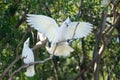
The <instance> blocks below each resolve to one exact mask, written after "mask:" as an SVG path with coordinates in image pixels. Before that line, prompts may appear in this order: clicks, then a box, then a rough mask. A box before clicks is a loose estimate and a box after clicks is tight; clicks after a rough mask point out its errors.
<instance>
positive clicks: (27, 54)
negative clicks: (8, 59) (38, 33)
mask: <svg viewBox="0 0 120 80" xmlns="http://www.w3.org/2000/svg"><path fill="white" fill-rule="evenodd" d="M29 39H30V38H28V39H27V40H26V41H25V42H24V46H23V50H22V59H23V62H24V63H25V64H30V63H33V62H34V54H33V51H32V50H31V49H30V48H29ZM25 75H26V76H27V77H32V76H34V75H35V69H34V65H31V66H29V67H28V68H27V70H26V72H25Z"/></svg>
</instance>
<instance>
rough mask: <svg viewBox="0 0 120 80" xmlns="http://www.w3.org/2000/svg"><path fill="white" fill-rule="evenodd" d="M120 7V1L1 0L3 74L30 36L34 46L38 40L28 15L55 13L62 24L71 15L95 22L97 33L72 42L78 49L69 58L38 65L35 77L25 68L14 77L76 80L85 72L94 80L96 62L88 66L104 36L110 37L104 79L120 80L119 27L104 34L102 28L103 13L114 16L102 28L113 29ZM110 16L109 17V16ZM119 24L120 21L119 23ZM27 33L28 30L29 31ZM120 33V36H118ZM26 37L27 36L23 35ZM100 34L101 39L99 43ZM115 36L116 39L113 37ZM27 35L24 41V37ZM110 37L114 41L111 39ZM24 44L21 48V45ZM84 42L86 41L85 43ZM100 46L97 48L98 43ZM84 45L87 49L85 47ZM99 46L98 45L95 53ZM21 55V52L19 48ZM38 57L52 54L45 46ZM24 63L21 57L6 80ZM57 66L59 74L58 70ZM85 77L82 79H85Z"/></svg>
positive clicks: (102, 63) (103, 64) (101, 65)
mask: <svg viewBox="0 0 120 80" xmlns="http://www.w3.org/2000/svg"><path fill="white" fill-rule="evenodd" d="M114 9H116V12H119V10H120V4H118V5H117V6H116V5H114V4H112V3H110V4H109V5H108V6H106V7H101V0H1V1H0V75H1V76H2V74H3V72H4V71H5V69H6V68H7V67H8V66H9V65H10V64H11V63H12V62H13V61H14V60H15V59H16V56H17V55H21V51H22V47H23V46H22V45H23V42H24V41H25V39H26V38H27V37H30V38H31V43H30V46H31V47H33V46H34V45H35V44H36V42H37V36H36V34H37V33H36V31H35V30H33V29H30V28H29V26H28V24H27V23H26V21H25V19H26V16H25V15H26V14H27V13H33V14H42V15H47V16H51V17H52V18H54V19H55V20H56V21H57V23H58V24H61V22H62V21H63V20H65V19H66V18H67V17H68V16H70V18H71V19H72V21H86V22H90V23H92V24H93V27H94V29H93V32H92V33H91V34H90V35H89V36H88V37H86V38H84V39H77V40H75V41H73V42H71V43H70V45H71V46H72V47H73V48H74V50H75V51H74V52H73V53H71V55H70V56H69V57H56V56H55V57H54V59H53V60H50V61H47V62H45V63H44V64H36V65H35V70H36V74H35V76H34V77H32V78H28V77H26V76H25V74H24V72H25V69H22V70H21V71H20V72H18V73H16V74H15V75H14V80H57V79H56V74H57V75H58V80H72V79H75V78H76V76H77V75H78V74H79V73H81V72H82V70H84V69H85V70H86V68H88V69H89V70H86V71H85V73H83V77H84V78H85V80H92V79H94V77H93V74H94V64H92V65H91V66H88V65H89V63H90V62H91V61H92V60H94V53H96V54H97V52H99V50H100V48H101V46H102V45H103V44H104V42H103V41H104V40H103V39H102V37H101V35H102V36H103V37H104V38H105V40H107V39H108V42H107V43H108V44H105V50H104V52H103V54H102V57H101V58H100V61H99V75H100V78H99V79H100V80H107V79H108V78H109V77H110V79H113V80H119V79H120V76H119V72H120V54H119V53H120V49H119V47H120V41H119V40H118V36H119V35H120V34H119V33H118V32H119V31H118V32H117V30H115V29H114V30H113V32H112V34H111V31H110V30H109V31H108V32H106V33H105V34H104V35H103V34H102V33H101V34H100V35H97V34H96V33H98V34H99V32H100V29H101V27H102V23H101V22H102V13H103V11H105V12H106V13H107V14H109V15H113V16H112V17H110V18H109V16H108V18H109V20H107V21H106V25H105V26H104V28H103V29H102V32H104V31H105V30H106V29H108V28H110V29H112V27H111V25H113V27H116V26H115V22H116V21H117V17H118V16H119V15H117V13H116V12H115V11H114ZM108 18H107V19H108ZM116 24H117V23H116ZM26 32H27V33H26ZM116 35H117V36H116ZM23 36H25V37H24V38H23ZM97 37H99V39H100V40H99V41H98V43H97ZM111 37H112V38H111ZM22 38H23V40H22ZM109 39H110V40H109ZM20 42H22V44H21V45H20V46H19V47H18V49H16V48H17V46H18V44H19V43H20ZM83 43H84V44H83ZM97 44H98V46H97V47H96V46H95V45H97ZM83 48H84V49H83ZM95 48H97V49H96V50H97V51H96V52H95ZM16 50H17V51H18V54H17V51H16ZM34 55H35V60H44V59H46V58H48V57H49V53H48V52H47V51H46V49H45V48H44V46H42V47H40V48H39V49H36V50H35V51H34ZM22 65H23V62H22V60H21V59H19V60H18V61H17V62H16V63H15V64H14V65H13V66H12V67H11V68H10V69H9V71H8V72H7V74H5V75H4V77H3V78H2V79H3V80H8V79H9V78H10V76H11V74H12V73H13V72H14V71H15V70H17V69H18V68H19V67H20V66H22ZM55 68H57V69H56V70H57V73H56V72H55ZM83 77H81V78H80V79H81V80H83Z"/></svg>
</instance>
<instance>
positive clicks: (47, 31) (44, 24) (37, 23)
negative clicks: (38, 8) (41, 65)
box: [27, 14, 59, 41]
mask: <svg viewBox="0 0 120 80" xmlns="http://www.w3.org/2000/svg"><path fill="white" fill-rule="evenodd" d="M27 22H28V24H29V25H31V27H33V28H34V29H36V30H37V31H39V32H41V33H43V34H44V35H45V36H46V37H47V38H48V40H49V41H52V40H53V39H54V37H55V35H56V32H57V30H58V28H59V27H58V25H57V23H56V21H55V20H54V19H53V18H50V17H48V16H44V15H35V14H27Z"/></svg>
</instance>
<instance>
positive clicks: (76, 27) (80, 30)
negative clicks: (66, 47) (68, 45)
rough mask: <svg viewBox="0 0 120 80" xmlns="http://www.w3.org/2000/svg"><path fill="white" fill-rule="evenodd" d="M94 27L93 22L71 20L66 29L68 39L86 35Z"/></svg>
mask: <svg viewBox="0 0 120 80" xmlns="http://www.w3.org/2000/svg"><path fill="white" fill-rule="evenodd" d="M92 28H93V27H92V24H90V23H87V22H71V23H70V24H69V26H68V28H67V31H66V40H68V39H77V38H83V37H86V36H87V35H88V34H89V33H90V32H91V31H92Z"/></svg>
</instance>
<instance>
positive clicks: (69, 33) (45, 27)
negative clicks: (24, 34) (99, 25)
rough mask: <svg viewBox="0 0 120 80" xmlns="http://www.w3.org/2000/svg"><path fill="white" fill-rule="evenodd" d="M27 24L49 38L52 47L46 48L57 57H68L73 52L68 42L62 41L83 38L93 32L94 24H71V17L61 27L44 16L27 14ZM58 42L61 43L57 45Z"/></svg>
mask: <svg viewBox="0 0 120 80" xmlns="http://www.w3.org/2000/svg"><path fill="white" fill-rule="evenodd" d="M27 22H28V24H29V25H31V27H33V28H34V29H36V30H37V31H39V32H41V33H43V34H44V35H45V36H46V37H47V38H48V40H49V42H51V46H50V47H46V48H47V50H48V52H49V53H51V54H54V55H57V56H67V55H69V54H70V52H72V51H73V49H72V48H71V47H70V46H69V45H68V43H67V42H62V41H65V40H68V39H77V38H82V37H85V36H87V35H88V34H89V33H90V32H91V31H92V24H90V23H87V22H71V20H70V18H69V17H68V18H67V19H66V20H65V21H64V22H63V23H62V25H61V26H60V27H59V26H58V24H57V23H56V21H55V20H54V19H53V18H51V17H48V16H44V15H35V14H27ZM58 42H61V43H60V44H56V43H58ZM56 46H57V48H56ZM54 48H56V52H55V51H54V50H53V49H54ZM61 49H62V51H61ZM52 52H55V53H52Z"/></svg>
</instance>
